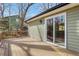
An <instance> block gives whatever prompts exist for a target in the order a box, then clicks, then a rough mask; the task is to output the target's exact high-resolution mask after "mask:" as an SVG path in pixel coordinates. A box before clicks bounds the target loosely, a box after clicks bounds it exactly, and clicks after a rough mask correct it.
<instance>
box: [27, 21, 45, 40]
mask: <svg viewBox="0 0 79 59" xmlns="http://www.w3.org/2000/svg"><path fill="white" fill-rule="evenodd" d="M44 25H45V24H41V23H40V20H36V21H33V22H32V23H29V25H28V32H29V35H30V36H31V37H32V38H35V39H38V40H41V41H43V40H44V30H45V28H44Z"/></svg>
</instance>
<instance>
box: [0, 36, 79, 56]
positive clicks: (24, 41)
mask: <svg viewBox="0 0 79 59" xmlns="http://www.w3.org/2000/svg"><path fill="white" fill-rule="evenodd" d="M0 56H79V53H78V52H74V51H70V50H66V49H63V48H59V47H57V46H54V45H52V44H48V43H45V42H41V41H40V40H36V39H32V38H30V37H20V38H12V39H5V40H3V45H2V47H0Z"/></svg>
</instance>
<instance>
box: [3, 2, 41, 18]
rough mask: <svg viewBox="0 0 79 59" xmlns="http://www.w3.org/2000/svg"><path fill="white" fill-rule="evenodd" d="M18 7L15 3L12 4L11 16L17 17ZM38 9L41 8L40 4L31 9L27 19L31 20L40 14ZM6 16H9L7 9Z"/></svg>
mask: <svg viewBox="0 0 79 59" xmlns="http://www.w3.org/2000/svg"><path fill="white" fill-rule="evenodd" d="M17 7H18V6H17V5H16V4H15V3H13V4H11V14H10V15H17V14H18V8H17ZM38 7H39V3H36V4H33V5H32V6H31V7H30V8H29V10H28V12H27V16H26V18H27V19H29V18H31V17H33V16H35V15H37V14H39V13H40V9H39V8H38ZM4 15H5V16H9V13H8V11H7V9H6V10H5V12H4Z"/></svg>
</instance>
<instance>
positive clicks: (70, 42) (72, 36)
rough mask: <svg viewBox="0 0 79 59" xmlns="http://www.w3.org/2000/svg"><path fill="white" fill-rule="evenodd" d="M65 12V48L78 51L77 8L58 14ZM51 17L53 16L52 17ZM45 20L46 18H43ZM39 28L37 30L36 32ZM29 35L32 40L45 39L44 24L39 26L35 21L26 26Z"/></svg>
mask: <svg viewBox="0 0 79 59" xmlns="http://www.w3.org/2000/svg"><path fill="white" fill-rule="evenodd" d="M63 12H66V21H67V22H66V23H67V25H66V26H67V31H66V32H67V48H68V49H70V50H74V51H79V6H77V7H74V8H71V9H67V10H64V11H62V12H59V13H63ZM52 16H53V15H52ZM45 18H46V17H45ZM38 28H39V30H38ZM28 29H29V35H30V36H31V37H33V38H36V39H40V40H41V37H42V40H45V39H46V36H45V32H46V31H45V30H46V28H45V24H41V23H40V21H39V20H38V19H37V20H35V21H32V22H30V23H29V24H28ZM39 33H40V34H41V35H40V34H39Z"/></svg>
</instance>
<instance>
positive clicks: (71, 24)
mask: <svg viewBox="0 0 79 59" xmlns="http://www.w3.org/2000/svg"><path fill="white" fill-rule="evenodd" d="M67 31H68V32H67V35H68V49H70V50H75V51H79V7H75V8H72V9H70V10H68V11H67Z"/></svg>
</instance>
